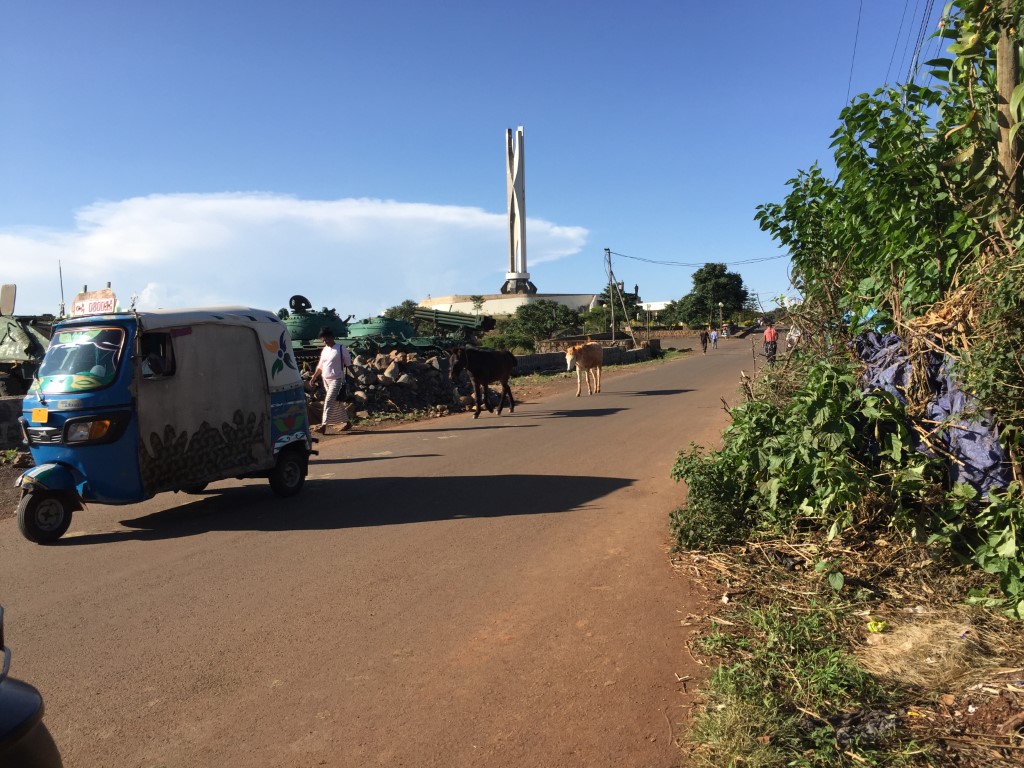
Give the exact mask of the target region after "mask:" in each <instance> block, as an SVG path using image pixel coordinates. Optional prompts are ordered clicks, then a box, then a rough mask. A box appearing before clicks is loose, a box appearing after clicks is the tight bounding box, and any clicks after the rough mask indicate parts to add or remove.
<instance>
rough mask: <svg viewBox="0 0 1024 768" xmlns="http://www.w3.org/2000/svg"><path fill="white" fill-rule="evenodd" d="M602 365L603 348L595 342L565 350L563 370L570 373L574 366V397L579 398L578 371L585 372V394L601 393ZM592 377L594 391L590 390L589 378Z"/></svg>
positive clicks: (575, 345)
mask: <svg viewBox="0 0 1024 768" xmlns="http://www.w3.org/2000/svg"><path fill="white" fill-rule="evenodd" d="M603 364H604V347H602V346H601V345H600V344H598V343H597V342H596V341H589V342H587V343H586V344H573V345H572V346H571V347H569V348H568V349H567V350H565V370H567V371H571V370H572V369H573V366H576V397H579V396H580V389H581V385H582V382H581V381H580V371H581V370H582V371H586V373H585V374H584V375H585V376H586V377H587V394H588V395H595V394H598V393H599V392H600V391H601V366H602V365H603ZM591 376H593V377H594V389H593V390H591V389H590V377H591Z"/></svg>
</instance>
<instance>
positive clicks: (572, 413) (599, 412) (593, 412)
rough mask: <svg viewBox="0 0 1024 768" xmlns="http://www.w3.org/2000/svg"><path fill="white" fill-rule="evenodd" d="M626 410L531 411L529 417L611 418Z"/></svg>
mask: <svg viewBox="0 0 1024 768" xmlns="http://www.w3.org/2000/svg"><path fill="white" fill-rule="evenodd" d="M625 410H628V409H627V408H581V409H580V410H578V411H533V412H532V413H531V414H530V415H531V416H536V417H537V418H539V419H564V418H576V417H580V416H582V417H587V416H611V415H612V414H613V413H619V412H620V411H625Z"/></svg>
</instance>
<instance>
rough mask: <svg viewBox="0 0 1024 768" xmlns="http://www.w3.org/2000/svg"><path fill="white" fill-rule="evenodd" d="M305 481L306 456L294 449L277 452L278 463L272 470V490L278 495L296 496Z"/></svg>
mask: <svg viewBox="0 0 1024 768" xmlns="http://www.w3.org/2000/svg"><path fill="white" fill-rule="evenodd" d="M305 482H306V457H305V456H304V455H303V454H302V453H301V452H300V451H296V450H294V449H293V450H288V449H285V450H283V451H281V452H280V453H279V454H277V464H275V465H274V468H273V469H272V470H270V488H271V490H272V491H273V492H274V493H276V494H277V495H278V496H294V495H295V494H296V493H298V492H299V491H301V490H302V486H303V484H305Z"/></svg>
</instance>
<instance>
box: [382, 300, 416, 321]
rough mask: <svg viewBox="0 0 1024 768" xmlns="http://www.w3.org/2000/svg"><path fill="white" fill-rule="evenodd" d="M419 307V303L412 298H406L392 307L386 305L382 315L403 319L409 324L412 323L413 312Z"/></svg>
mask: <svg viewBox="0 0 1024 768" xmlns="http://www.w3.org/2000/svg"><path fill="white" fill-rule="evenodd" d="M418 307H419V304H418V303H417V302H415V301H413V300H412V299H406V300H405V301H403V302H402V303H401V304H396V305H395V306H393V307H388V308H387V309H385V310H384V317H390V318H391V319H392V320H405V322H407V323H409V324H410V325H412V324H413V319H414V318H413V312H415V311H416V309H417V308H418Z"/></svg>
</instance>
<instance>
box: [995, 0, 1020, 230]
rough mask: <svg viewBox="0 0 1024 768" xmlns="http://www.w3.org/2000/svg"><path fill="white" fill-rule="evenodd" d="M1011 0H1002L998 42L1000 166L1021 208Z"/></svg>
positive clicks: (1014, 201)
mask: <svg viewBox="0 0 1024 768" xmlns="http://www.w3.org/2000/svg"><path fill="white" fill-rule="evenodd" d="M1010 6H1011V0H1003V2H1002V7H1003V11H1004V15H1003V19H1002V21H1001V24H1000V26H1001V29H1000V31H999V42H998V43H997V44H996V87H997V88H998V90H999V97H998V107H999V145H998V149H999V167H1000V168H1001V169H1002V172H1003V175H1004V177H1005V179H1006V185H1007V186H1006V193H1007V198H1008V199H1009V200H1010V202H1011V205H1012V206H1013V209H1014V210H1015V211H1016V210H1018V209H1019V208H1020V182H1019V178H1020V153H1019V152H1018V151H1017V146H1018V142H1017V141H1016V140H1015V139H1013V138H1011V137H1010V127H1011V126H1012V125H1013V124H1014V122H1015V120H1014V115H1012V114H1011V113H1010V98H1011V97H1012V95H1013V89H1014V88H1016V87H1017V81H1018V77H1019V72H1018V65H1017V43H1016V42H1015V41H1014V40H1013V39H1012V38H1011V37H1010V33H1009V29H1010V28H1011V27H1012V26H1013V25H1012V24H1009V23H1008V22H1007V16H1008V15H1009V13H1010Z"/></svg>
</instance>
